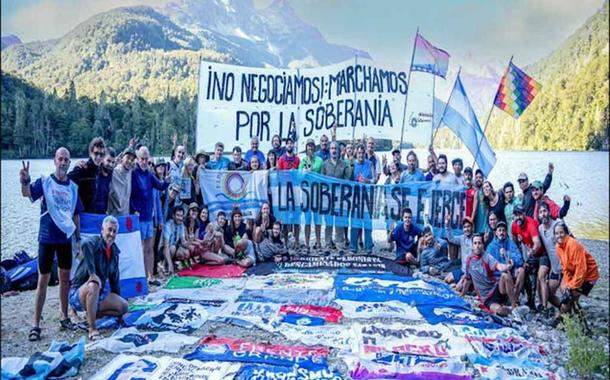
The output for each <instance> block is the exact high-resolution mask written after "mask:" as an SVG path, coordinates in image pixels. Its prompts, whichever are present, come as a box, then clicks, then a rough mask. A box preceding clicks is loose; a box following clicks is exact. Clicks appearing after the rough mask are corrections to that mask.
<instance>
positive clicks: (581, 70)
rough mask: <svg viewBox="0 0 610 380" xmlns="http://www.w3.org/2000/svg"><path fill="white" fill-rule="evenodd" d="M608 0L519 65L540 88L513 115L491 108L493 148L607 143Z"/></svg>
mask: <svg viewBox="0 0 610 380" xmlns="http://www.w3.org/2000/svg"><path fill="white" fill-rule="evenodd" d="M608 30H609V25H608V1H606V2H605V3H604V5H603V6H602V8H601V9H600V10H599V11H598V12H596V13H595V14H594V15H593V16H591V17H590V18H589V19H588V20H587V21H586V22H585V24H584V25H583V26H582V27H580V28H579V29H578V30H577V31H576V32H574V34H572V35H571V36H570V37H569V38H568V39H567V40H566V41H564V42H563V43H562V44H561V46H559V47H558V48H557V49H555V50H554V51H553V52H552V53H551V54H549V55H548V56H547V57H545V58H543V59H541V60H540V61H538V62H536V63H535V64H533V65H531V66H529V67H525V68H524V70H525V71H526V72H527V73H528V74H530V75H531V76H532V77H534V78H535V79H536V80H538V81H539V82H540V83H541V84H542V91H541V92H540V93H539V94H538V96H537V97H536V98H535V99H534V101H533V102H532V104H531V105H530V106H529V107H528V109H527V110H526V111H525V112H524V113H523V114H522V115H521V117H520V118H519V120H518V121H515V120H514V119H513V118H512V117H511V116H509V115H507V114H505V113H504V112H502V111H500V110H495V111H494V117H493V118H492V120H491V122H490V125H489V128H488V132H487V136H488V139H489V140H490V142H491V145H492V146H493V147H494V148H495V149H536V150H540V149H543V150H544V149H546V150H588V149H608V148H609V146H610V143H609V137H608V135H609V133H608V132H609V131H608V129H609V124H608V122H609V118H608V73H609V71H608V58H609V57H608V46H609V41H608Z"/></svg>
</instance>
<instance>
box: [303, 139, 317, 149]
mask: <svg viewBox="0 0 610 380" xmlns="http://www.w3.org/2000/svg"><path fill="white" fill-rule="evenodd" d="M307 145H313V146H314V148H315V146H316V142H315V141H314V140H313V139H307V142H306V143H305V146H307Z"/></svg>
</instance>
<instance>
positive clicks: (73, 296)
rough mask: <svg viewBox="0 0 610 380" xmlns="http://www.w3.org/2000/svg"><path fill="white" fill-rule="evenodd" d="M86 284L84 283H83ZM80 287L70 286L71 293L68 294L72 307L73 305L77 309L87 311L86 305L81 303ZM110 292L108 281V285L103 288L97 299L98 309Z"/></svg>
mask: <svg viewBox="0 0 610 380" xmlns="http://www.w3.org/2000/svg"><path fill="white" fill-rule="evenodd" d="M85 284H86V283H85ZM83 285H84V284H83ZM78 290H79V288H74V287H71V288H70V295H69V296H68V301H69V303H70V307H72V308H73V309H74V310H76V311H85V306H84V305H82V304H81V303H80V297H79V294H78ZM109 294H110V284H109V283H108V282H106V286H104V287H103V288H102V290H101V291H100V294H99V298H98V299H97V310H100V305H101V304H102V302H104V300H105V299H106V297H108V295H109Z"/></svg>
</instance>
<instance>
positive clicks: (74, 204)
mask: <svg viewBox="0 0 610 380" xmlns="http://www.w3.org/2000/svg"><path fill="white" fill-rule="evenodd" d="M53 163H54V164H55V172H54V173H53V174H51V175H50V176H48V177H45V176H42V177H40V178H39V179H37V180H36V182H34V183H31V181H32V180H31V178H30V163H29V162H28V163H27V164H26V163H24V162H23V161H22V165H23V167H22V169H21V170H20V171H19V180H20V182H21V195H23V196H24V197H27V198H30V200H31V201H32V202H34V201H36V200H37V199H39V198H42V202H41V203H40V227H39V229H38V286H37V288H36V301H35V302H36V306H35V309H34V325H33V326H32V329H31V330H30V332H29V334H28V339H29V340H30V341H37V340H40V333H41V330H40V319H41V316H42V308H43V306H44V302H45V299H46V297H47V286H48V285H49V280H50V278H51V266H52V265H53V258H54V257H55V256H57V266H58V267H59V305H60V307H61V321H60V326H61V329H62V330H63V329H73V328H74V325H73V323H72V321H70V318H69V317H68V292H69V290H70V269H72V240H71V239H72V236H73V235H74V237H75V240H76V247H77V253H80V213H81V211H82V209H83V206H82V204H81V203H80V200H79V198H78V186H77V185H76V184H75V183H74V182H72V181H71V180H70V179H69V178H68V175H67V173H68V169H69V168H70V152H69V151H68V149H66V148H63V147H62V148H59V149H57V151H56V152H55V158H54V160H53Z"/></svg>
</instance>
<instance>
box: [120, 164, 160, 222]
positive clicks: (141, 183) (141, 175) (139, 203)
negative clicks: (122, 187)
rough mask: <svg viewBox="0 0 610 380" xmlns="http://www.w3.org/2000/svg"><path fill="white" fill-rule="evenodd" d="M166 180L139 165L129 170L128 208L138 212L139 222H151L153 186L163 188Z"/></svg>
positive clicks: (153, 200)
mask: <svg viewBox="0 0 610 380" xmlns="http://www.w3.org/2000/svg"><path fill="white" fill-rule="evenodd" d="M168 186H169V183H168V182H161V181H159V180H158V179H157V177H155V175H154V174H152V172H151V171H150V170H146V171H144V170H142V169H141V168H140V166H139V165H136V168H135V169H134V170H133V171H132V172H131V197H130V199H129V209H130V211H131V212H132V213H133V212H136V211H137V212H138V213H139V214H140V222H152V220H153V208H154V205H155V198H154V197H153V188H155V189H157V190H165V189H167V187H168Z"/></svg>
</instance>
